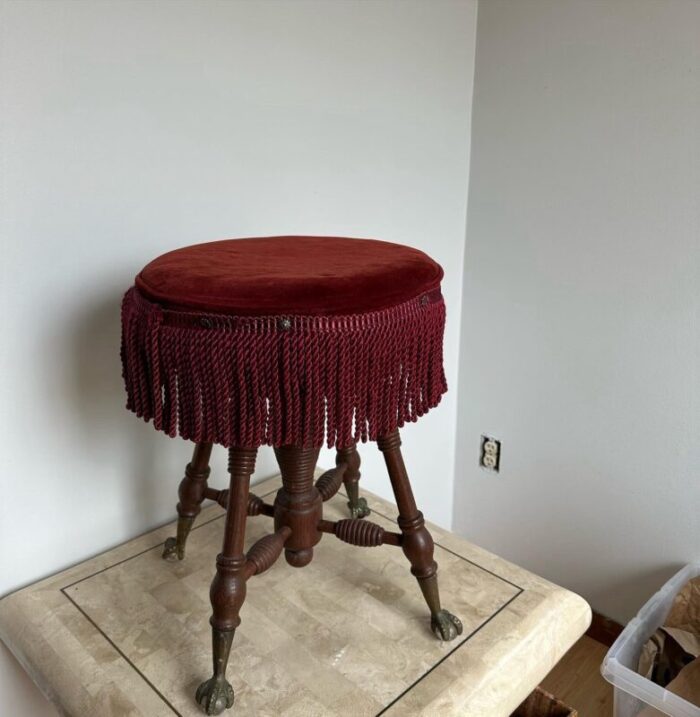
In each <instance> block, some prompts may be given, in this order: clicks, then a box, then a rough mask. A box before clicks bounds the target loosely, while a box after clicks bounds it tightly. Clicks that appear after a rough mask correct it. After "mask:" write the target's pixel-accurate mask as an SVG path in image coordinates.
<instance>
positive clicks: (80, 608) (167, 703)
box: [60, 488, 525, 717]
mask: <svg viewBox="0 0 700 717" xmlns="http://www.w3.org/2000/svg"><path fill="white" fill-rule="evenodd" d="M277 490H278V489H277V488H273V489H272V490H271V491H268V492H267V493H264V494H263V495H261V496H260V497H261V498H267V497H268V496H270V495H272V494H273V493H276V492H277ZM337 495H339V496H342V497H345V498H347V495H345V493H343V492H342V491H338V493H337ZM372 512H373V513H375V514H376V515H378V516H380V517H382V518H384V519H385V520H388V521H389V522H391V523H395V522H396V521H395V519H393V518H390V517H389V516H387V515H384V514H383V513H381V512H380V511H378V510H376V509H374V508H373V509H372ZM224 517H226V513H225V512H224V513H222V514H221V515H217V516H216V517H214V518H211V519H210V520H206V521H204V522H203V523H199V525H195V526H194V527H193V528H192V530H197V529H198V528H203V527H204V526H205V525H209V523H213V522H214V521H215V520H221V519H222V518H224ZM169 524H170V523H166V524H165V525H169ZM165 525H163V526H162V527H165ZM156 530H157V529H156ZM148 532H149V533H150V532H152V531H148ZM146 535H148V533H146ZM128 542H130V541H127V543H128ZM162 545H163V541H162V540H159V541H158V543H156V544H155V545H152V546H151V547H150V548H146V549H145V550H141V551H139V552H138V553H135V554H134V555H130V556H129V557H128V558H124V559H122V560H118V561H117V562H116V563H113V564H112V565H108V566H106V567H104V568H101V569H100V570H96V571H95V572H94V573H91V574H90V575H86V576H85V577H84V578H81V579H80V580H75V581H74V582H72V583H69V584H68V585H64V586H63V587H62V588H61V589H60V590H61V593H62V594H63V596H64V597H65V598H66V599H67V600H68V601H69V602H70V603H71V604H72V605H73V606H74V607H75V608H76V610H78V612H79V613H80V614H81V615H82V616H83V617H84V618H85V619H86V620H87V621H88V622H89V623H90V624H91V625H92V626H93V627H94V628H95V629H96V630H97V632H99V633H100V635H102V637H104V638H105V640H107V642H108V643H109V644H110V645H111V646H112V647H113V648H114V649H115V650H116V651H117V653H119V655H121V657H122V658H123V659H124V660H125V662H126V663H127V664H128V665H129V666H130V667H131V668H132V669H133V670H134V671H135V672H136V673H137V674H138V675H139V676H140V677H141V679H142V680H143V681H144V682H145V683H146V684H147V685H148V686H149V687H150V688H151V689H152V690H153V691H154V692H155V693H156V694H157V695H158V697H160V699H161V700H162V701H163V702H164V703H165V704H166V705H167V706H168V707H169V708H170V709H171V710H172V712H173V713H174V714H176V715H177V716H178V717H183V715H182V713H181V712H178V711H177V709H175V707H174V706H173V705H172V704H171V703H170V701H169V700H168V699H167V697H165V695H163V693H162V692H161V691H160V690H159V689H158V688H157V687H156V686H155V685H154V684H153V683H152V682H151V681H150V680H149V679H148V677H146V675H144V673H143V672H141V670H140V669H139V668H138V667H137V666H136V665H135V664H134V663H133V662H132V661H131V660H130V659H129V657H128V656H127V655H126V653H124V652H123V651H122V650H121V649H120V648H119V646H118V645H117V644H116V643H115V642H114V641H113V640H112V639H111V638H110V637H109V635H107V634H106V633H105V632H104V631H103V630H102V628H100V626H99V625H98V624H97V623H96V622H95V621H94V620H93V619H92V618H91V617H90V615H88V613H87V612H85V610H84V609H83V608H82V607H81V606H80V605H79V604H78V603H77V602H76V601H75V600H74V599H73V598H72V597H71V596H70V595H69V594H68V593H67V592H66V590H68V589H70V588H72V587H74V586H75V585H78V584H80V583H82V582H85V581H86V580H90V578H94V577H95V576H96V575H100V574H101V573H104V572H106V571H107V570H111V569H112V568H116V567H117V566H119V565H122V564H123V563H126V562H128V561H129V560H133V559H134V558H138V557H140V556H141V555H145V554H146V553H148V552H150V551H152V550H156V549H157V548H160V547H162ZM435 545H436V546H437V547H439V548H440V549H441V550H444V551H446V552H448V553H450V554H451V555H454V556H455V557H457V558H459V559H460V560H463V561H464V562H465V563H469V564H470V565H473V566H474V567H475V568H478V569H479V570H482V571H483V572H485V573H488V574H489V575H492V576H493V577H495V578H498V579H499V580H501V581H503V582H504V583H507V584H508V585H510V586H511V587H514V588H516V589H517V590H518V592H517V593H516V594H515V595H513V596H512V597H511V598H509V599H508V600H507V601H506V602H505V603H503V605H501V607H499V608H498V610H496V612H494V613H493V614H492V615H490V616H489V617H487V618H486V619H485V620H484V621H483V622H482V623H481V624H480V625H478V626H477V627H476V628H474V630H472V631H471V632H470V633H469V634H468V635H467V636H466V637H465V638H464V639H463V640H461V641H460V643H459V644H458V645H455V647H453V648H452V649H451V650H450V651H449V652H448V653H447V654H446V655H443V656H442V657H441V658H440V659H439V660H438V661H437V662H436V663H435V664H434V665H432V667H430V668H429V669H428V670H426V671H425V672H424V673H423V674H422V675H421V676H420V677H418V678H417V679H416V680H415V681H414V682H412V683H411V684H410V685H409V686H408V687H407V688H406V689H405V690H403V691H402V692H401V693H399V694H398V695H397V696H396V697H395V698H394V699H393V700H392V701H391V702H389V704H387V705H386V706H385V707H383V708H382V709H381V710H380V711H379V712H377V714H376V715H375V717H380V715H383V714H384V713H385V712H386V711H387V710H388V709H389V708H390V707H392V706H393V705H395V704H396V703H397V702H398V701H399V700H400V699H401V698H402V697H404V696H405V695H406V694H407V693H408V692H410V691H411V690H412V689H413V688H414V687H415V686H416V685H417V684H418V683H419V682H421V681H422V680H424V679H425V678H426V677H427V676H428V675H429V674H430V673H431V672H433V670H435V669H436V668H438V667H439V666H440V665H441V664H442V663H443V662H444V661H445V660H447V659H448V658H449V657H450V656H452V655H453V654H454V653H455V652H456V651H457V650H459V648H460V647H462V646H463V645H465V644H466V643H467V642H468V641H469V640H471V638H472V637H474V635H476V634H477V633H478V632H479V631H480V630H481V629H482V628H484V627H486V625H488V624H489V623H490V622H491V620H493V619H494V618H495V617H497V616H498V615H499V614H500V613H501V612H502V611H503V610H505V609H506V608H507V607H508V606H509V605H510V604H511V603H512V602H513V601H514V600H516V599H517V598H518V597H520V595H522V594H523V593H524V592H525V588H523V587H521V586H520V585H516V584H515V583H513V582H511V581H510V580H508V579H507V578H504V577H503V576H502V575H498V573H494V572H493V571H491V570H489V569H488V568H485V567H483V566H482V565H479V564H478V563H475V562H474V561H473V560H469V558H465V557H464V556H463V555H460V554H459V553H456V552H455V551H454V550H450V549H449V548H446V547H444V546H443V545H440V543H438V542H437V541H436V542H435Z"/></svg>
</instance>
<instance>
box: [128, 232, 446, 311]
mask: <svg viewBox="0 0 700 717" xmlns="http://www.w3.org/2000/svg"><path fill="white" fill-rule="evenodd" d="M441 279H442V269H441V268H440V266H439V264H437V263H436V262H434V261H433V260H432V259H431V258H430V257H429V256H427V255H426V254H424V253H423V252H422V251H418V250H417V249H412V248H410V247H407V246H402V245H401V244H392V243H389V242H384V241H376V240H372V239H346V238H337V237H307V236H277V237H263V238H251V239H226V240H223V241H215V242H208V243H205V244H195V245H194V246H187V247H184V248H182V249H176V250H175V251H171V252H168V253H167V254H164V255H163V256H160V257H158V258H157V259H155V260H154V261H152V262H151V263H150V264H148V265H147V266H146V267H145V268H144V269H143V271H141V273H140V274H139V275H138V276H137V277H136V286H137V287H138V289H139V291H140V292H141V293H142V294H143V295H144V296H145V297H147V298H149V299H151V300H153V301H157V302H159V303H161V304H163V305H166V306H169V307H180V308H190V309H198V310H201V311H213V312H217V313H218V312H221V313H231V314H236V315H240V316H244V315H245V316H251V315H257V316H260V315H265V314H272V315H277V314H307V315H319V314H355V313H361V312H366V311H376V310H380V309H386V308H388V307H391V306H396V305H397V304H401V303H403V302H405V301H408V300H409V299H412V298H414V297H415V296H417V295H419V294H422V293H425V292H429V291H431V290H433V289H436V288H437V287H439V285H440V280H441Z"/></svg>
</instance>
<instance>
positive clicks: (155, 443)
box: [65, 289, 278, 530]
mask: <svg viewBox="0 0 700 717" xmlns="http://www.w3.org/2000/svg"><path fill="white" fill-rule="evenodd" d="M122 295H123V293H122V291H121V290H120V289H115V290H114V291H109V292H106V293H104V294H103V295H101V296H97V297H93V298H92V299H91V300H90V302H89V303H87V305H86V306H85V309H84V311H83V312H82V313H81V314H77V315H76V316H75V319H74V321H73V325H72V326H71V327H70V331H68V332H67V335H68V336H70V337H71V338H70V345H69V354H70V356H71V358H70V361H69V363H70V364H71V366H70V375H69V376H67V381H66V382H65V384H66V386H67V387H68V389H67V393H68V396H67V397H66V398H67V399H68V401H69V404H72V406H73V408H74V411H73V413H74V414H75V416H76V421H77V423H78V425H79V430H80V435H79V443H78V445H77V446H76V460H84V459H87V461H88V462H89V463H90V464H91V465H92V466H93V467H94V471H95V472H96V475H95V476H94V478H95V480H99V471H100V467H102V468H103V469H104V470H106V471H107V472H108V473H111V474H113V473H114V472H115V471H117V472H118V474H119V476H120V480H121V479H123V482H124V489H123V490H122V491H120V492H119V499H120V501H121V502H122V503H123V507H124V508H125V509H126V510H128V511H129V523H130V524H131V525H136V526H137V527H138V529H140V530H145V529H147V528H150V527H155V525H156V524H158V522H162V521H164V520H166V519H170V518H172V517H174V515H175V505H176V503H177V487H178V485H179V482H180V480H181V479H182V476H183V475H184V469H185V465H186V464H187V462H188V461H189V460H190V458H191V455H192V448H193V445H194V444H193V443H192V442H190V441H184V440H182V439H176V440H171V439H169V438H167V437H166V435H165V434H163V433H161V432H160V431H155V430H154V428H153V426H152V424H150V423H148V424H147V423H145V422H144V421H143V420H142V419H140V418H137V417H136V416H135V415H134V414H133V413H131V412H130V411H127V410H126V408H125V405H126V392H125V390H124V383H123V380H122V368H121V358H120V353H119V349H120V340H121V313H120V311H121V300H122ZM110 461H111V462H113V463H114V465H111V466H110V465H109V463H110ZM226 465H227V451H226V450H225V449H224V448H218V449H216V447H215V450H214V452H213V454H212V479H211V485H212V486H216V487H220V488H224V487H226V486H227V485H228V474H227V468H226ZM277 471H278V469H277V466H276V463H275V459H274V454H273V452H272V450H271V449H269V448H267V447H263V448H262V449H261V450H260V451H259V454H258V461H257V470H256V474H255V476H254V480H253V482H254V483H255V482H257V481H259V480H262V479H264V478H267V477H269V476H271V475H275V474H276V473H277ZM76 487H77V486H76ZM134 511H135V512H134Z"/></svg>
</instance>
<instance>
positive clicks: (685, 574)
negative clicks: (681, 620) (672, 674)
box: [601, 563, 700, 717]
mask: <svg viewBox="0 0 700 717" xmlns="http://www.w3.org/2000/svg"><path fill="white" fill-rule="evenodd" d="M698 575H700V563H695V564H693V565H686V567H685V568H683V570H681V571H680V572H678V573H676V574H675V575H674V576H673V577H672V578H671V579H670V580H669V581H668V582H667V583H666V584H665V585H664V586H663V587H662V588H661V590H659V591H658V592H657V593H656V594H655V595H653V596H652V597H651V599H650V600H649V601H648V602H647V604H646V605H645V606H644V607H643V608H642V609H641V610H640V611H639V613H638V614H637V617H635V618H633V619H632V621H631V622H630V623H629V624H628V625H627V627H626V628H625V629H624V630H623V631H622V634H621V635H620V636H619V637H618V638H617V640H615V643H614V644H613V646H612V647H611V648H610V650H609V651H608V654H607V655H606V656H605V659H604V660H603V665H602V667H601V672H602V673H603V677H604V678H605V679H606V680H607V681H608V682H610V683H611V684H612V685H613V686H614V688H615V717H634V716H635V715H637V714H639V712H641V711H642V710H643V709H644V708H645V707H647V706H651V707H654V708H656V709H657V710H659V711H660V712H661V713H662V714H666V715H671V717H700V707H696V706H695V705H693V704H691V703H690V702H688V701H687V700H684V699H683V698H682V697H679V696H678V695H674V694H673V693H672V692H669V691H668V690H665V689H664V688H663V687H661V686H660V685H657V684H655V683H653V682H652V681H651V680H647V679H646V678H644V677H642V675H640V674H639V673H638V672H637V662H638V660H639V654H640V652H641V649H642V646H643V645H644V643H645V642H646V641H647V640H648V639H649V638H650V637H651V636H652V635H653V633H654V632H656V630H657V629H658V628H659V627H661V625H663V624H664V621H665V620H666V616H667V615H668V613H669V610H670V609H671V605H672V604H673V599H674V598H675V597H676V595H677V594H678V592H679V591H680V590H681V588H682V587H683V586H684V585H685V584H686V583H687V582H688V580H692V579H693V578H696V577H697V576H698Z"/></svg>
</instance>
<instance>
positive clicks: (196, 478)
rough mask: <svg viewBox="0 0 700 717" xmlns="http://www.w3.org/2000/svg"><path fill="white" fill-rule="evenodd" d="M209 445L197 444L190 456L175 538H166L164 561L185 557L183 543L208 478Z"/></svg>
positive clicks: (181, 495)
mask: <svg viewBox="0 0 700 717" xmlns="http://www.w3.org/2000/svg"><path fill="white" fill-rule="evenodd" d="M211 447H212V444H211V443H197V444H196V445H195V447H194V452H193V454H192V461H191V462H190V463H188V464H187V468H185V477H184V478H183V479H182V481H181V483H180V487H179V489H178V496H179V497H180V502H179V503H178V504H177V515H178V518H177V537H176V538H168V539H167V540H166V541H165V546H164V548H163V557H164V558H165V559H166V560H175V558H177V559H178V560H182V559H183V558H184V557H185V543H186V542H187V536H188V535H189V534H190V530H191V529H192V524H193V523H194V519H195V518H196V517H197V516H198V515H199V511H200V510H201V505H202V501H203V500H204V491H205V490H206V487H207V479H208V478H209V458H210V456H211Z"/></svg>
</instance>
